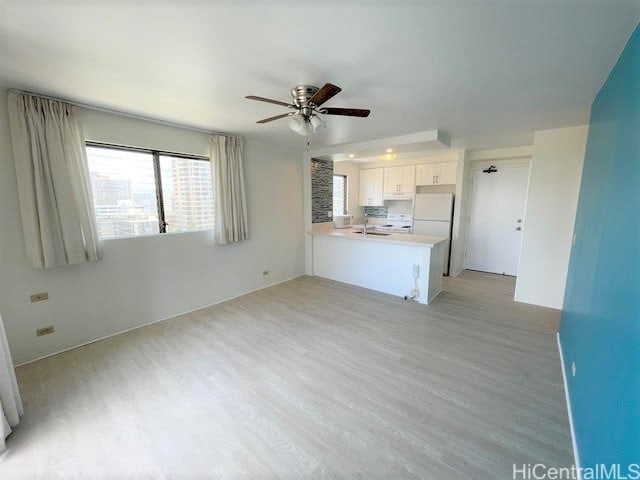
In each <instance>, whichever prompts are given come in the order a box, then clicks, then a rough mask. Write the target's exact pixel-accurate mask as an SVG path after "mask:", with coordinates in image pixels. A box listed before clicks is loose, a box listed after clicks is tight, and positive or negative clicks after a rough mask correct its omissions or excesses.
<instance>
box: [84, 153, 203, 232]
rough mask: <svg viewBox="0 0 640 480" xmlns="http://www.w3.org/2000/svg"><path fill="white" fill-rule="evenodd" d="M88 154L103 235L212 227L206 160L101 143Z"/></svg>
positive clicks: (194, 229)
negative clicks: (159, 201) (160, 199)
mask: <svg viewBox="0 0 640 480" xmlns="http://www.w3.org/2000/svg"><path fill="white" fill-rule="evenodd" d="M87 159H88V163H89V174H90V177H91V188H92V192H93V203H94V207H95V214H96V221H97V227H98V235H99V236H100V238H117V237H131V236H136V235H150V234H158V233H165V232H190V231H196V230H207V229H211V228H213V222H214V198H213V185H212V181H211V164H210V162H209V161H208V160H207V159H205V158H199V157H185V156H182V155H177V154H175V155H172V154H167V153H160V152H158V151H154V150H149V151H147V150H138V149H135V150H133V149H127V148H125V147H122V148H118V147H111V146H101V145H99V144H88V145H87ZM160 193H162V195H160ZM160 196H161V197H162V202H161V204H160V205H159V204H158V199H159V198H160Z"/></svg>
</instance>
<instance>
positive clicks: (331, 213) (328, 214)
mask: <svg viewBox="0 0 640 480" xmlns="http://www.w3.org/2000/svg"><path fill="white" fill-rule="evenodd" d="M327 217H329V218H333V212H332V211H331V210H329V211H328V212H327Z"/></svg>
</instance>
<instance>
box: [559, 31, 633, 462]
mask: <svg viewBox="0 0 640 480" xmlns="http://www.w3.org/2000/svg"><path fill="white" fill-rule="evenodd" d="M639 224H640V27H636V30H635V32H634V33H633V34H632V36H631V38H630V39H629V42H628V43H627V45H626V47H625V49H624V51H623V52H622V54H621V56H620V58H619V59H618V62H617V64H616V65H615V67H614V68H613V70H612V71H611V73H610V75H609V78H608V79H607V81H606V83H605V84H604V86H603V87H602V89H601V90H600V92H599V93H598V96H597V97H596V99H595V101H594V103H593V107H592V110H591V121H590V126H589V137H588V140H587V151H586V156H585V163H584V170H583V173H582V183H581V187H580V198H579V201H578V211H577V214H576V225H575V232H576V244H575V246H574V247H573V249H572V250H571V259H570V263H569V272H568V277H567V287H566V290H565V299H564V308H563V312H562V322H561V325H560V341H561V345H562V350H563V353H564V361H565V369H566V372H567V376H568V378H567V383H568V385H567V386H568V389H569V396H570V402H571V408H572V410H573V421H574V430H575V436H576V442H577V446H578V453H579V457H580V462H581V466H582V467H589V466H592V465H594V464H598V463H621V464H623V468H625V466H626V465H628V464H631V463H640V228H639ZM572 361H575V363H576V367H577V371H576V376H575V377H573V376H572V375H571V362H572Z"/></svg>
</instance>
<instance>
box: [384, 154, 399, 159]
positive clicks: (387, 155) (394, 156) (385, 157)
mask: <svg viewBox="0 0 640 480" xmlns="http://www.w3.org/2000/svg"><path fill="white" fill-rule="evenodd" d="M396 157H397V155H396V154H395V153H385V154H384V155H380V160H393V159H395V158H396Z"/></svg>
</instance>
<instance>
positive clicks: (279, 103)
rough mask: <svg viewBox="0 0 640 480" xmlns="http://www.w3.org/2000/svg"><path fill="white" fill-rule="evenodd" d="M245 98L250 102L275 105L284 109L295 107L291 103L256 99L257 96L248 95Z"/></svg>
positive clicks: (261, 98)
mask: <svg viewBox="0 0 640 480" xmlns="http://www.w3.org/2000/svg"><path fill="white" fill-rule="evenodd" d="M244 98H248V99H249V100H257V101H259V102H267V103H273V104H274V105H282V106H283V107H289V108H293V105H291V104H290V103H285V102H281V101H280V100H272V99H270V98H264V97H256V96H255V95H247V96H246V97H244Z"/></svg>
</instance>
